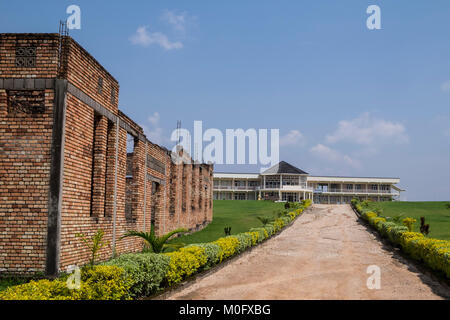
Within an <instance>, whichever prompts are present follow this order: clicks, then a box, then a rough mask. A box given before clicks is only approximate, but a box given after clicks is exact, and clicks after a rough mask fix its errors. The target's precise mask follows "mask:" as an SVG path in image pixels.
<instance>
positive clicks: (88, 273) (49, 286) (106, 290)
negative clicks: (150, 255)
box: [0, 266, 132, 300]
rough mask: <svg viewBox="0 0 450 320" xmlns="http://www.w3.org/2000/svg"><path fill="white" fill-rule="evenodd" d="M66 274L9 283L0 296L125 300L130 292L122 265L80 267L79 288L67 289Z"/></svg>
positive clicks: (127, 278)
mask: <svg viewBox="0 0 450 320" xmlns="http://www.w3.org/2000/svg"><path fill="white" fill-rule="evenodd" d="M67 278H68V276H65V277H62V278H60V279H56V280H53V281H50V280H47V279H43V280H38V281H30V282H29V283H25V284H22V285H18V286H13V287H9V288H7V289H6V290H4V291H2V292H0V300H126V299H130V298H131V296H132V294H131V291H130V289H131V286H132V281H131V279H130V278H129V277H127V276H126V274H125V270H124V269H123V268H119V267H116V266H94V267H85V268H83V269H82V270H81V283H80V284H81V287H80V288H79V289H73V290H70V289H69V288H68V286H67V284H66V280H67Z"/></svg>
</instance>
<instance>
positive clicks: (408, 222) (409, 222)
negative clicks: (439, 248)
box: [402, 218, 417, 232]
mask: <svg viewBox="0 0 450 320" xmlns="http://www.w3.org/2000/svg"><path fill="white" fill-rule="evenodd" d="M416 221H417V220H416V219H413V218H405V219H403V220H402V223H403V225H404V226H405V227H407V228H408V230H409V232H413V231H414V223H416Z"/></svg>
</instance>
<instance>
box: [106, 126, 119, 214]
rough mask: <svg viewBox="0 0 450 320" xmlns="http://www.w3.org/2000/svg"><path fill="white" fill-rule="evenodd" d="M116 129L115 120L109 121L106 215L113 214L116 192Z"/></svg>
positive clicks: (107, 134)
mask: <svg viewBox="0 0 450 320" xmlns="http://www.w3.org/2000/svg"><path fill="white" fill-rule="evenodd" d="M115 141H116V130H115V126H114V122H112V121H108V129H107V133H106V174H105V209H104V215H105V217H107V216H109V217H110V216H112V214H111V213H112V201H108V200H109V199H112V197H113V192H114V189H113V188H114V178H113V177H114V167H115V166H114V162H115Z"/></svg>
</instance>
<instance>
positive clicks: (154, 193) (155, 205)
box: [150, 181, 161, 223]
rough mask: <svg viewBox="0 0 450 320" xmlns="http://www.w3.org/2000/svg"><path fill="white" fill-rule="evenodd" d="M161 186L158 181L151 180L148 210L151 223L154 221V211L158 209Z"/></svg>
mask: <svg viewBox="0 0 450 320" xmlns="http://www.w3.org/2000/svg"><path fill="white" fill-rule="evenodd" d="M160 188H161V186H160V184H159V183H158V182H155V181H152V200H151V201H152V207H151V212H150V219H151V222H152V223H155V219H156V213H157V211H158V202H159V189H160Z"/></svg>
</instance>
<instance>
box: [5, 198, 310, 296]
mask: <svg viewBox="0 0 450 320" xmlns="http://www.w3.org/2000/svg"><path fill="white" fill-rule="evenodd" d="M310 205H311V201H310V200H306V201H303V202H302V204H301V205H295V206H294V208H293V211H291V212H289V213H288V214H287V215H284V216H282V217H280V218H277V219H275V221H273V222H271V223H269V224H267V225H265V226H264V227H261V228H252V229H250V230H249V231H248V232H244V233H239V234H236V235H231V236H227V237H223V238H219V239H217V240H216V241H214V242H210V243H198V244H191V245H188V246H186V247H184V248H181V249H179V250H177V251H174V252H170V253H164V254H162V253H159V254H157V253H130V254H123V255H121V256H120V257H118V258H115V259H112V260H110V261H107V262H104V263H102V264H101V265H97V266H94V267H91V268H88V267H85V268H83V269H82V270H81V288H80V289H72V290H70V289H69V288H68V286H67V284H66V280H67V278H68V275H66V276H63V277H61V278H59V279H56V280H53V281H50V280H45V279H44V280H39V281H31V282H29V283H26V284H23V285H17V286H12V287H9V288H8V289H6V290H4V291H2V292H0V300H20V299H23V300H125V299H132V298H137V297H145V296H149V295H151V294H153V293H155V292H157V291H158V290H160V289H162V288H164V287H167V286H172V285H174V284H177V283H180V282H181V281H183V280H185V279H186V278H188V277H189V276H191V275H193V274H194V273H196V272H199V271H202V270H205V269H209V268H211V267H213V266H215V265H216V264H218V263H221V262H222V261H224V260H226V259H228V258H230V257H232V256H234V255H236V254H239V253H241V252H244V251H245V250H247V249H248V248H250V247H252V246H255V245H257V244H258V243H261V242H262V241H264V240H265V239H268V238H270V237H272V236H274V235H275V234H277V233H278V232H280V231H281V230H282V229H283V228H284V227H285V226H286V225H288V224H289V223H290V222H291V221H293V220H294V219H295V218H296V217H297V216H299V215H300V214H301V213H302V212H303V211H304V210H305V209H306V208H308V207H309V206H310Z"/></svg>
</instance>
